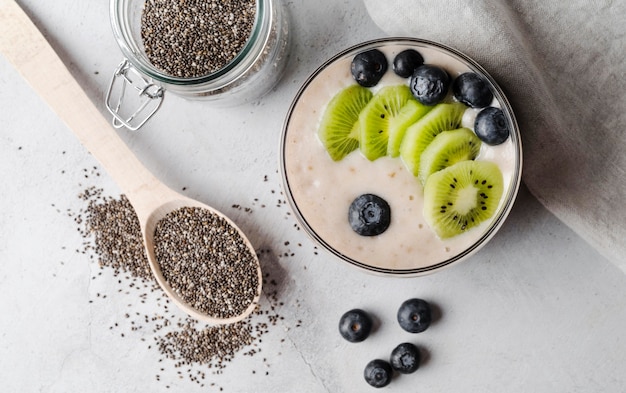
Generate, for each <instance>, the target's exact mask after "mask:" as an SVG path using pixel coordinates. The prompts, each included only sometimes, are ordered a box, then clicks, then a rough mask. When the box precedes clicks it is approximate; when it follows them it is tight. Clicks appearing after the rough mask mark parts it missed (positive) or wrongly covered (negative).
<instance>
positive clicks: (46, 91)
mask: <svg viewBox="0 0 626 393" xmlns="http://www.w3.org/2000/svg"><path fill="white" fill-rule="evenodd" d="M0 53H2V54H3V55H4V56H5V57H6V58H7V60H9V62H11V63H12V64H13V66H14V67H15V68H16V69H17V70H18V72H19V73H20V74H21V75H22V76H23V77H24V79H26V81H27V82H28V83H29V84H30V85H31V87H32V88H33V89H34V90H35V91H36V92H37V93H38V94H39V95H40V96H41V97H42V98H43V99H44V101H46V102H47V104H48V105H49V106H50V107H51V108H52V109H53V110H54V111H55V112H56V113H57V115H58V116H59V117H60V118H61V119H62V120H63V121H64V122H65V124H66V125H67V126H68V127H69V128H70V129H71V130H72V131H74V133H75V134H76V136H77V137H78V139H79V140H80V142H81V143H82V144H83V145H84V146H85V147H86V148H87V149H88V150H89V151H90V152H91V154H93V156H94V157H96V159H97V160H98V161H99V162H100V163H101V164H102V166H103V167H104V168H105V170H106V171H107V173H108V174H109V175H110V176H111V177H112V178H113V179H114V180H115V181H116V183H117V184H118V185H119V187H120V188H121V190H122V191H123V192H124V194H125V195H126V196H127V197H128V200H129V201H130V202H131V204H132V205H133V207H134V209H135V211H136V212H137V217H138V219H139V223H140V225H141V231H142V233H143V240H144V245H145V247H146V251H147V255H148V261H149V263H150V268H151V269H152V272H153V274H154V276H155V278H156V280H157V282H158V283H159V285H160V286H161V288H163V290H164V291H165V293H166V294H167V295H168V296H169V297H170V298H171V299H172V300H173V302H174V303H175V304H176V305H177V306H178V307H180V308H181V309H183V310H184V311H185V312H187V313H188V314H189V315H191V316H192V317H194V318H197V319H199V320H202V321H205V322H208V323H211V324H225V323H232V322H236V321H239V320H242V319H243V318H245V317H246V316H248V315H249V314H250V313H251V312H252V311H253V310H254V309H255V307H256V305H257V303H258V300H259V297H260V294H261V285H262V276H261V267H260V264H259V260H258V258H257V257H256V253H255V250H254V247H252V245H251V244H250V242H249V240H248V239H247V238H246V236H245V235H244V234H243V233H242V232H241V230H240V229H239V228H237V226H236V225H235V224H234V223H233V222H232V221H231V220H229V219H228V218H227V217H225V216H224V215H223V214H221V213H220V212H218V211H216V210H215V209H213V208H211V207H209V206H207V205H204V204H202V203H200V202H198V201H195V200H193V199H190V198H187V197H185V196H183V195H180V194H178V193H176V192H174V191H173V190H171V189H170V188H168V187H167V186H165V185H164V184H163V183H161V182H159V181H158V180H157V179H156V178H155V177H154V176H153V175H152V174H151V173H150V172H149V171H148V170H147V169H146V168H145V167H144V166H143V165H142V164H141V163H140V162H139V160H138V159H137V158H136V157H135V155H134V154H133V153H132V152H131V151H130V149H129V148H128V147H127V146H126V144H125V143H124V142H123V141H122V140H121V139H120V137H119V136H118V135H117V133H116V132H115V130H114V129H113V127H112V125H111V124H109V123H108V122H107V121H106V120H105V118H104V117H103V116H102V114H101V113H100V112H99V111H98V109H97V108H96V107H95V106H94V105H93V103H92V102H91V101H90V100H89V98H88V97H87V95H86V94H85V92H84V91H83V90H82V89H81V87H80V86H79V85H78V83H77V82H76V80H75V79H74V78H73V77H72V75H71V74H70V73H69V71H68V69H67V68H66V67H65V65H64V64H63V62H62V61H61V59H60V58H59V57H58V56H57V54H56V53H55V51H54V50H53V49H52V47H51V46H50V45H49V43H48V42H47V40H46V39H45V38H44V37H43V35H42V34H41V33H40V32H39V30H38V29H37V27H36V26H35V25H34V24H33V23H32V21H31V20H30V19H29V18H28V16H27V15H26V14H25V13H24V12H23V11H22V9H21V8H20V7H19V6H18V5H17V3H16V2H15V1H14V0H0ZM182 207H199V208H203V209H207V210H209V211H211V212H213V213H214V214H217V215H218V216H220V217H222V218H223V219H224V220H226V222H227V223H228V224H230V225H232V227H233V228H234V229H236V230H237V231H238V232H239V234H240V235H241V238H242V239H243V240H244V242H245V243H246V246H247V247H248V249H249V250H250V252H251V254H252V255H253V256H254V259H255V260H254V262H255V263H256V267H257V269H256V273H257V274H258V280H257V281H258V288H257V292H256V296H255V297H254V299H253V301H252V302H251V304H250V305H249V307H248V308H247V309H246V310H245V311H244V312H243V313H242V314H240V315H237V316H234V317H229V318H217V317H213V316H209V315H205V314H203V313H201V312H199V311H198V310H196V309H195V308H192V307H191V306H189V305H188V304H186V303H185V302H184V301H183V299H182V298H181V297H180V296H179V295H178V294H177V293H176V292H174V290H173V289H172V288H171V287H170V285H169V284H168V283H167V281H166V280H165V278H164V277H163V274H162V273H161V267H160V265H159V263H158V262H157V260H156V257H155V251H154V248H155V247H154V246H155V244H154V231H155V227H156V224H157V223H158V222H159V220H161V219H162V218H163V217H164V216H165V215H166V214H167V213H169V212H172V211H174V210H177V209H179V208H182Z"/></svg>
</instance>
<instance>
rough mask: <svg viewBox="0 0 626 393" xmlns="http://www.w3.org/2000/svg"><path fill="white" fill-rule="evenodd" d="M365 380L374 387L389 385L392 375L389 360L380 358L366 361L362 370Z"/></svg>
mask: <svg viewBox="0 0 626 393" xmlns="http://www.w3.org/2000/svg"><path fill="white" fill-rule="evenodd" d="M363 376H364V377H365V381H366V382H367V383H369V384H370V385H372V386H373V387H375V388H382V387H384V386H387V385H389V382H391V377H392V376H393V369H392V368H391V365H390V364H389V362H386V361H384V360H382V359H374V360H372V361H371V362H369V363H367V365H366V366H365V371H363Z"/></svg>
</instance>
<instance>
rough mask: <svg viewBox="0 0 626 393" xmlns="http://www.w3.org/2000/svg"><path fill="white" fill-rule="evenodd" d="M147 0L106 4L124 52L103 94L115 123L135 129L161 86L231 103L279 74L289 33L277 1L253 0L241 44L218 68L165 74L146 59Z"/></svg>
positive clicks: (258, 92)
mask: <svg viewBox="0 0 626 393" xmlns="http://www.w3.org/2000/svg"><path fill="white" fill-rule="evenodd" d="M146 1H149V0H111V3H110V17H111V24H112V27H113V33H114V35H115V38H116V40H117V43H118V45H119V47H120V49H121V51H122V54H123V55H124V57H125V60H124V61H123V62H122V63H121V64H120V66H119V67H118V69H117V70H116V71H115V73H114V76H113V78H112V80H111V84H110V86H109V91H108V93H107V97H106V104H107V108H108V109H109V111H110V112H111V113H112V114H113V116H114V119H113V124H114V125H115V126H116V127H118V128H119V127H126V128H129V129H131V130H136V129H138V128H140V127H141V126H142V125H143V124H144V123H145V122H146V121H147V120H148V119H149V118H150V117H151V116H152V115H153V114H154V113H155V112H156V111H157V110H158V109H159V107H160V105H161V101H162V99H163V96H164V92H165V91H170V92H172V93H173V94H176V95H178V96H181V97H184V98H188V99H199V100H206V101H210V102H211V103H214V104H217V105H221V106H233V105H237V104H242V103H245V102H250V101H253V100H256V99H258V98H260V97H261V96H263V95H264V94H265V93H267V92H268V91H269V90H270V89H271V88H272V87H273V86H274V85H275V84H276V83H277V82H278V80H279V79H280V77H281V76H282V72H283V70H284V67H285V65H286V63H287V58H288V54H289V44H290V34H289V28H288V27H289V26H288V25H289V20H288V19H289V18H288V14H287V10H286V9H285V7H284V5H283V4H282V2H281V0H256V12H255V19H254V23H253V26H252V28H251V32H250V35H249V37H248V39H247V41H246V42H245V44H243V47H242V49H241V50H240V51H239V52H238V53H237V54H236V55H235V56H234V58H233V59H232V60H230V61H229V62H228V63H227V64H226V65H224V66H223V67H222V68H219V69H217V70H216V71H213V72H211V73H209V74H206V75H202V76H198V77H177V76H173V75H169V74H167V73H166V72H164V71H163V70H161V69H159V68H157V67H156V66H155V65H153V64H152V63H151V62H150V60H149V59H148V56H147V55H146V50H145V47H144V43H143V40H142V37H141V18H142V13H143V10H144V4H145V2H146ZM129 90H130V92H131V93H129ZM133 90H134V91H135V93H137V94H134V93H132V91H133Z"/></svg>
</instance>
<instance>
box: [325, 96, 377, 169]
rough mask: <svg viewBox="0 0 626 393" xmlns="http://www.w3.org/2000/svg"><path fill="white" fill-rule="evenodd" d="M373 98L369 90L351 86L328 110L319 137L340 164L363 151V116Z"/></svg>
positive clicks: (330, 104) (330, 103)
mask: <svg viewBox="0 0 626 393" xmlns="http://www.w3.org/2000/svg"><path fill="white" fill-rule="evenodd" d="M372 96H373V93H372V92H371V91H370V90H369V89H367V88H365V87H361V86H359V85H350V86H348V87H346V88H345V89H343V90H341V91H340V92H339V93H337V94H336V95H335V96H334V97H333V98H332V99H331V100H330V102H329V103H328V105H327V106H326V110H325V111H324V114H323V115H322V120H321V122H320V127H319V130H318V136H319V138H320V141H321V142H322V144H323V145H324V147H325V148H326V151H327V152H328V154H329V155H330V157H331V158H332V159H333V160H335V161H339V160H341V159H343V158H344V157H345V156H347V155H348V154H349V153H350V152H352V151H353V150H356V149H357V148H358V147H359V139H360V131H359V127H360V125H359V114H360V113H361V111H362V110H363V108H365V106H366V105H367V103H368V102H369V101H370V100H371V98H372Z"/></svg>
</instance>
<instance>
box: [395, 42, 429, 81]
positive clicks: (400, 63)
mask: <svg viewBox="0 0 626 393" xmlns="http://www.w3.org/2000/svg"><path fill="white" fill-rule="evenodd" d="M422 64H424V58H423V57H422V55H420V53H419V52H418V51H416V50H415V49H406V50H403V51H402V52H400V53H398V54H397V55H396V57H395V58H394V59H393V72H395V73H396V75H398V76H400V77H402V78H408V77H410V76H411V75H413V72H414V71H415V69H416V68H417V67H419V66H421V65H422Z"/></svg>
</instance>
